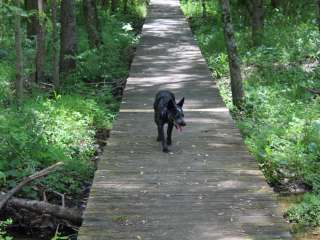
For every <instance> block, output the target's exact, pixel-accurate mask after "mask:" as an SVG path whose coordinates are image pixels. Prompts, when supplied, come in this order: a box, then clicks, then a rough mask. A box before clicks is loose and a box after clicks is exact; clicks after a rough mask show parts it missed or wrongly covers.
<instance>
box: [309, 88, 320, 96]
mask: <svg viewBox="0 0 320 240" xmlns="http://www.w3.org/2000/svg"><path fill="white" fill-rule="evenodd" d="M307 90H308V91H309V92H310V93H313V94H318V95H320V89H314V88H307Z"/></svg>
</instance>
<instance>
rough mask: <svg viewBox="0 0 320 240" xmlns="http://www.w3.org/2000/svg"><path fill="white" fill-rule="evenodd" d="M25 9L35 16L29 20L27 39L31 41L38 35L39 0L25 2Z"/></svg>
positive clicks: (26, 0)
mask: <svg viewBox="0 0 320 240" xmlns="http://www.w3.org/2000/svg"><path fill="white" fill-rule="evenodd" d="M24 4H25V9H26V10H27V11H29V12H30V11H33V14H32V15H31V17H30V18H29V19H28V22H27V37H28V38H29V39H31V38H33V37H34V36H36V35H37V17H36V11H37V7H38V2H37V0H25V2H24Z"/></svg>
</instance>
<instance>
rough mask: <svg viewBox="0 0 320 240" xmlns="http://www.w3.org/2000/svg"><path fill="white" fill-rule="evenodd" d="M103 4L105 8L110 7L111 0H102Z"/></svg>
mask: <svg viewBox="0 0 320 240" xmlns="http://www.w3.org/2000/svg"><path fill="white" fill-rule="evenodd" d="M101 6H102V8H104V9H109V0H102V1H101Z"/></svg>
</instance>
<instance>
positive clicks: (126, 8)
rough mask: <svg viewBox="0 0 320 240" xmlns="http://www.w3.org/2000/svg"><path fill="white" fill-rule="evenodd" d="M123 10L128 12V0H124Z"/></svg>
mask: <svg viewBox="0 0 320 240" xmlns="http://www.w3.org/2000/svg"><path fill="white" fill-rule="evenodd" d="M123 12H124V13H127V12H128V0H123Z"/></svg>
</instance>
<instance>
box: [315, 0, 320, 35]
mask: <svg viewBox="0 0 320 240" xmlns="http://www.w3.org/2000/svg"><path fill="white" fill-rule="evenodd" d="M316 7H317V24H318V28H319V31H320V0H316Z"/></svg>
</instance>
